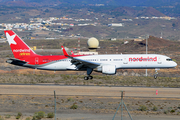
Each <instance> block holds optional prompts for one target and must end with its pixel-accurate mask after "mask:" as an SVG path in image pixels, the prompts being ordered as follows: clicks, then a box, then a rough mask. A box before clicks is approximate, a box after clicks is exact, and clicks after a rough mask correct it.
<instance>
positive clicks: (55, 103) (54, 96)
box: [54, 90, 56, 120]
mask: <svg viewBox="0 0 180 120" xmlns="http://www.w3.org/2000/svg"><path fill="white" fill-rule="evenodd" d="M54 120H56V92H55V90H54Z"/></svg>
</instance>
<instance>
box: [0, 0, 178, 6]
mask: <svg viewBox="0 0 180 120" xmlns="http://www.w3.org/2000/svg"><path fill="white" fill-rule="evenodd" d="M16 1H21V2H22V1H24V2H26V3H28V4H32V5H54V4H86V5H87V4H105V5H115V6H169V5H177V4H180V1H179V0H121V1H120V0H0V3H6V4H9V2H16ZM20 5H21V4H20Z"/></svg>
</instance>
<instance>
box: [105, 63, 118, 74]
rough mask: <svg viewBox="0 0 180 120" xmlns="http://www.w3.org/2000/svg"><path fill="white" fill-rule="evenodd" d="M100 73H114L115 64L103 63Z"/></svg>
mask: <svg viewBox="0 0 180 120" xmlns="http://www.w3.org/2000/svg"><path fill="white" fill-rule="evenodd" d="M102 73H103V74H108V75H114V74H116V66H115V65H103V66H102Z"/></svg>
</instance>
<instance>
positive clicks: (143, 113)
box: [0, 85, 180, 120]
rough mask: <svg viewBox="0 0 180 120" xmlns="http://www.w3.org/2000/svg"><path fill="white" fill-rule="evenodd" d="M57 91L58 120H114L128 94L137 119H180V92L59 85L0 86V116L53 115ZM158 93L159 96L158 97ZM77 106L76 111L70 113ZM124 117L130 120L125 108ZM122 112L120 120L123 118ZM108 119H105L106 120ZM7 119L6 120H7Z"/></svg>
mask: <svg viewBox="0 0 180 120" xmlns="http://www.w3.org/2000/svg"><path fill="white" fill-rule="evenodd" d="M54 90H55V91H56V95H57V99H56V107H57V118H58V119H61V120H80V119H93V120H101V119H103V120H104V119H107V120H108V119H112V118H113V115H114V113H115V112H116V110H117V108H118V105H119V103H120V102H121V98H120V95H121V92H120V91H122V90H124V91H125V97H124V103H125V104H126V106H127V108H128V110H129V112H130V114H131V116H132V117H133V118H134V119H138V120H141V119H143V118H144V119H148V120H150V119H167V120H168V119H174V120H178V118H179V117H180V116H179V115H180V102H179V101H180V92H179V88H143V87H100V86H97V87H96V86H59V85H55V86H54V85H1V86H0V99H1V101H0V114H1V115H2V116H3V117H4V118H5V117H6V116H7V115H8V114H9V115H11V119H13V117H14V115H17V113H18V112H21V113H22V114H23V116H24V117H23V119H25V118H26V117H28V116H30V117H31V118H32V116H33V114H34V113H35V112H38V111H44V112H46V113H49V112H54V96H53V94H54ZM156 90H158V94H157V95H156ZM73 105H77V109H71V107H72V106H73ZM123 110H124V111H123V117H124V118H125V120H126V119H130V118H129V116H128V113H127V112H126V110H125V108H124V109H123ZM120 112H121V111H120V109H119V110H118V113H117V117H116V119H117V118H120V115H121V114H120ZM105 116H106V117H105ZM5 119H6V118H5Z"/></svg>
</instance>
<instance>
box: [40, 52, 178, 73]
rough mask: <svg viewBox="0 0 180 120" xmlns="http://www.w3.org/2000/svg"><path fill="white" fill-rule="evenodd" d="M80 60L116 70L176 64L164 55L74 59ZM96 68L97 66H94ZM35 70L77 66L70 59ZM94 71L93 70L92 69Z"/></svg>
mask: <svg viewBox="0 0 180 120" xmlns="http://www.w3.org/2000/svg"><path fill="white" fill-rule="evenodd" d="M76 58H78V59H81V60H85V61H90V62H93V63H98V64H100V66H103V65H115V66H116V69H153V68H173V67H176V65H177V64H176V62H174V61H172V59H171V58H169V57H167V56H165V55H157V54H113V55H112V54H110V55H108V54H107V55H89V56H80V57H76ZM96 67H97V66H96ZM37 69H46V70H77V66H76V65H74V64H72V63H71V59H69V58H67V59H63V60H58V61H57V60H56V61H53V62H50V63H47V64H44V65H39V66H37ZM93 69H95V68H93Z"/></svg>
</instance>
